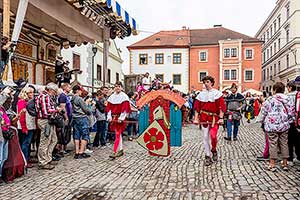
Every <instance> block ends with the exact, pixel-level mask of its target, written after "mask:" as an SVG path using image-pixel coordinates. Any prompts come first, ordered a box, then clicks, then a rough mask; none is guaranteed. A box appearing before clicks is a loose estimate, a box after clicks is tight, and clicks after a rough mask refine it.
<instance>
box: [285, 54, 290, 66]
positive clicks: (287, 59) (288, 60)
mask: <svg viewBox="0 0 300 200" xmlns="http://www.w3.org/2000/svg"><path fill="white" fill-rule="evenodd" d="M286 67H287V68H289V67H290V55H289V54H288V55H286Z"/></svg>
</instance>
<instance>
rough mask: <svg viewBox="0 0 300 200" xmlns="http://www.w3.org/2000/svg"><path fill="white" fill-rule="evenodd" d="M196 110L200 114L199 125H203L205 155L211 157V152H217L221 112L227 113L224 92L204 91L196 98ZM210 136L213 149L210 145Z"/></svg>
mask: <svg viewBox="0 0 300 200" xmlns="http://www.w3.org/2000/svg"><path fill="white" fill-rule="evenodd" d="M194 108H195V110H196V111H197V112H198V113H199V123H200V124H201V125H202V130H203V134H204V136H203V143H204V149H205V154H206V156H209V157H210V156H211V152H216V151H217V150H216V148H217V133H218V128H219V125H218V124H217V122H218V120H219V114H220V111H223V112H224V113H225V112H226V106H225V102H224V99H223V94H222V92H220V91H218V90H216V89H211V90H203V91H202V92H200V93H199V94H198V96H197V97H196V100H195V104H194ZM209 135H210V138H211V143H212V147H210V144H209Z"/></svg>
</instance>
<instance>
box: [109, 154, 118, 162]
mask: <svg viewBox="0 0 300 200" xmlns="http://www.w3.org/2000/svg"><path fill="white" fill-rule="evenodd" d="M116 157H117V153H115V152H113V153H112V154H111V155H109V158H110V159H112V160H114V159H115V158H116Z"/></svg>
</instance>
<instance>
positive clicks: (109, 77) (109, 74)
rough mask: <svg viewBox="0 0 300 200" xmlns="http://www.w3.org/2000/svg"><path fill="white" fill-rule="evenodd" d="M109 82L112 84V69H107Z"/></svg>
mask: <svg viewBox="0 0 300 200" xmlns="http://www.w3.org/2000/svg"><path fill="white" fill-rule="evenodd" d="M107 82H108V83H111V71H110V69H107Z"/></svg>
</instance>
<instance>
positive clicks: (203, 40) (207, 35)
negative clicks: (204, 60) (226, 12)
mask: <svg viewBox="0 0 300 200" xmlns="http://www.w3.org/2000/svg"><path fill="white" fill-rule="evenodd" d="M227 39H232V40H233V39H242V40H243V42H261V41H260V40H258V39H256V38H253V37H250V36H247V35H244V34H242V33H238V32H235V31H232V30H230V29H227V28H224V27H215V28H209V29H191V30H189V29H187V30H174V31H160V32H158V33H155V34H153V35H151V36H149V37H147V38H145V39H143V40H141V41H138V42H136V43H134V44H132V45H130V46H128V47H127V48H128V49H135V48H158V47H164V48H167V47H188V46H189V45H191V46H199V45H213V44H219V40H227Z"/></svg>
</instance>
